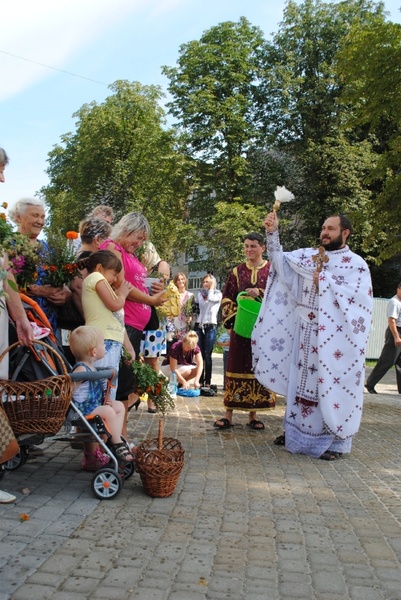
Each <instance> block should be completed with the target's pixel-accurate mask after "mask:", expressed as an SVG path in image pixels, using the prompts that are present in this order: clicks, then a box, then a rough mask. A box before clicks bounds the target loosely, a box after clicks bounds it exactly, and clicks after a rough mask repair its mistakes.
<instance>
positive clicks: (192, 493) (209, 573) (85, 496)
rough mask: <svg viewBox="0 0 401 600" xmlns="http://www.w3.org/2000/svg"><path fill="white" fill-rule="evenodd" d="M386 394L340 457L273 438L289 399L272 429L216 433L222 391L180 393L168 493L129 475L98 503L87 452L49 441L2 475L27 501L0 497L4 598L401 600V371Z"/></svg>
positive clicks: (369, 401) (137, 429)
mask: <svg viewBox="0 0 401 600" xmlns="http://www.w3.org/2000/svg"><path fill="white" fill-rule="evenodd" d="M215 362H216V367H215V368H216V371H217V372H218V373H219V374H220V376H221V360H220V357H217V358H216V361H215ZM216 382H217V383H220V382H221V378H220V379H218V380H217V381H216ZM377 389H378V391H379V394H377V395H375V396H374V395H370V394H366V395H365V407H364V413H363V423H362V427H361V431H360V433H359V435H358V436H357V438H356V439H355V442H354V448H353V452H352V454H351V455H350V456H347V457H346V458H344V459H341V460H338V461H335V462H325V461H321V460H313V459H310V458H308V457H305V456H293V455H290V454H289V453H288V452H286V451H285V449H284V448H282V447H278V446H274V444H273V439H274V438H275V437H276V436H277V435H278V434H279V433H280V432H281V419H282V416H283V413H284V401H283V399H279V402H278V407H277V408H276V410H275V411H273V412H271V413H270V414H268V415H264V416H263V420H264V422H265V425H266V429H265V431H264V432H258V431H252V430H250V429H249V428H248V427H247V426H246V420H247V419H246V416H245V415H243V414H241V413H238V412H236V413H234V422H235V426H234V428H232V429H231V430H227V431H217V430H215V429H214V428H213V422H214V420H215V419H216V418H218V417H219V416H222V415H223V412H224V411H223V406H222V394H221V393H219V394H218V395H217V396H215V397H214V398H206V397H202V398H200V399H192V398H182V399H179V400H178V403H177V408H176V410H175V411H173V412H172V413H170V414H169V416H168V418H167V421H166V431H165V435H166V436H168V437H175V438H179V440H180V441H181V443H182V445H183V446H184V448H185V452H186V454H185V466H184V470H183V472H182V474H181V477H180V480H179V482H178V485H177V488H176V490H175V492H174V494H173V495H172V496H171V497H169V498H150V497H148V496H147V495H146V494H145V493H144V491H143V488H142V485H141V481H140V478H139V476H138V475H137V474H134V476H133V477H132V478H131V479H129V480H128V481H127V482H126V483H125V485H124V488H123V490H122V492H121V493H120V494H119V495H118V496H117V497H116V498H114V499H113V500H110V501H99V500H97V499H96V498H94V497H93V495H92V492H91V488H90V481H91V474H90V473H85V472H83V471H81V470H80V458H81V456H80V452H79V451H78V450H74V449H71V448H70V447H69V446H68V445H66V444H63V443H61V442H51V441H46V442H45V443H44V444H43V445H42V448H43V449H44V451H45V452H44V455H43V456H42V457H38V458H36V459H33V460H30V461H29V462H27V463H26V464H25V465H24V466H23V467H22V468H20V469H17V470H15V471H13V472H11V473H7V474H6V476H5V477H4V479H3V480H2V481H1V483H0V487H1V488H2V489H6V490H8V491H11V492H13V493H15V494H16V495H17V496H18V501H17V503H16V504H14V505H0V600H6V599H7V600H9V599H12V600H47V599H51V600H86V599H107V600H113V599H114V598H116V599H117V598H118V600H125V599H133V600H223V599H224V600H294V599H300V600H347V599H350V600H401V445H400V439H401V438H400V430H401V397H400V396H399V395H398V394H397V393H396V388H395V377H394V373H390V374H389V375H388V376H387V377H386V379H385V380H383V382H382V384H379V385H378V386H377ZM157 425H158V416H157V415H150V414H148V413H147V412H146V410H145V409H144V407H142V408H140V410H139V411H138V413H131V416H130V431H131V432H132V435H133V437H135V438H136V439H143V438H145V437H154V436H155V435H156V432H157ZM23 489H24V490H25V491H27V490H29V493H27V494H23V493H22V492H21V490H23ZM23 513H25V514H27V515H28V516H29V520H27V521H24V522H21V518H20V516H21V514H23Z"/></svg>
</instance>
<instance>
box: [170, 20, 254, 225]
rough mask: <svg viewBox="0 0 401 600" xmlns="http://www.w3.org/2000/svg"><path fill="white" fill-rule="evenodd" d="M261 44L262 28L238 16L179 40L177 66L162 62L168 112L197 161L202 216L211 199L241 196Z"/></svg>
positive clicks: (198, 195) (197, 197)
mask: <svg viewBox="0 0 401 600" xmlns="http://www.w3.org/2000/svg"><path fill="white" fill-rule="evenodd" d="M263 45H264V38H263V35H262V32H261V30H260V29H259V28H258V27H254V26H252V25H251V24H250V23H249V22H248V21H247V19H245V18H244V17H242V18H240V20H239V22H238V23H233V22H224V23H220V24H219V25H217V26H215V27H212V28H211V29H209V30H208V31H206V32H204V34H203V35H202V37H201V38H200V40H199V41H192V42H189V43H187V44H183V45H182V46H181V47H180V56H179V59H178V66H177V67H167V66H165V67H163V73H164V74H165V75H166V76H167V77H168V78H169V81H170V83H169V87H168V89H169V92H170V94H171V95H172V97H173V100H172V101H171V102H170V103H169V104H168V106H169V109H170V113H171V114H172V115H173V116H174V117H175V118H176V119H177V122H178V125H179V126H180V127H182V128H183V129H184V130H185V133H186V136H187V139H186V141H187V149H188V152H189V154H190V156H191V157H192V158H194V159H196V165H197V167H198V168H197V181H198V192H197V194H196V196H195V201H200V202H202V203H205V202H206V207H205V209H206V210H204V211H203V212H204V214H205V213H206V215H207V216H209V215H210V213H213V210H214V208H213V207H214V203H215V202H216V201H217V202H219V201H221V200H223V201H226V202H235V201H237V199H238V198H243V197H244V192H245V189H246V185H247V181H248V179H247V178H248V162H247V159H246V152H247V150H248V148H249V146H250V144H251V143H252V142H253V141H254V140H255V139H257V138H258V137H259V135H260V132H259V127H258V123H257V122H256V121H255V112H256V106H257V104H258V102H259V100H258V98H259V96H258V86H259V85H260V73H261V64H262V63H261V61H262V58H263V54H262V49H263ZM208 208H209V209H210V210H209V215H208V213H207V209H208ZM195 216H196V212H195Z"/></svg>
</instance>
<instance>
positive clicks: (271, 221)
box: [264, 211, 278, 233]
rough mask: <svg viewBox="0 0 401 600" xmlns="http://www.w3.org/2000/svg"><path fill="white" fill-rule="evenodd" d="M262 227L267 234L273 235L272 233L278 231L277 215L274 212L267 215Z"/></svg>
mask: <svg viewBox="0 0 401 600" xmlns="http://www.w3.org/2000/svg"><path fill="white" fill-rule="evenodd" d="M264 225H265V229H266V231H267V232H268V233H273V231H276V229H278V218H277V213H276V212H274V211H273V212H271V213H269V214H268V215H267V217H266V219H265V222H264Z"/></svg>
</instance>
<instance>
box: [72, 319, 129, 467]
mask: <svg viewBox="0 0 401 600" xmlns="http://www.w3.org/2000/svg"><path fill="white" fill-rule="evenodd" d="M70 349H71V352H72V353H73V355H74V356H75V358H76V359H77V361H78V362H77V363H76V364H75V366H74V369H73V373H83V372H90V371H96V369H95V367H94V363H95V362H96V361H97V360H99V359H101V358H103V356H104V354H105V346H104V336H103V333H102V332H101V330H100V329H97V328H96V327H91V326H88V325H83V326H81V327H77V329H74V331H72V333H71V335H70ZM73 399H74V402H76V403H77V404H78V406H79V408H80V410H81V412H82V413H83V415H84V416H87V415H89V414H90V415H100V417H102V419H104V421H105V423H106V425H107V429H108V430H109V432H110V434H111V438H110V449H111V451H112V452H113V454H114V456H115V457H116V458H117V459H118V460H120V461H123V462H132V461H133V460H134V455H133V454H132V453H131V451H130V449H129V447H128V445H127V444H126V442H125V441H124V440H123V438H122V437H121V432H122V429H123V423H124V419H125V409H124V406H123V404H122V403H121V402H118V401H117V400H111V399H110V398H104V380H102V379H99V380H96V381H82V382H76V383H75V384H74V392H73Z"/></svg>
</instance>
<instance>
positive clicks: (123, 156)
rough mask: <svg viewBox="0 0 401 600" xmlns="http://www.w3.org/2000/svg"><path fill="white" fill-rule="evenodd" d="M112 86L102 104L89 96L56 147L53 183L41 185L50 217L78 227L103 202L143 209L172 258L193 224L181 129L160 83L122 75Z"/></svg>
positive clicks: (122, 209)
mask: <svg viewBox="0 0 401 600" xmlns="http://www.w3.org/2000/svg"><path fill="white" fill-rule="evenodd" d="M110 89H111V91H112V94H111V95H110V96H108V97H107V98H106V100H105V101H104V102H103V103H102V104H97V103H96V102H92V103H90V104H85V105H84V106H82V108H81V109H80V110H79V111H77V113H75V115H74V116H75V117H76V118H77V122H76V131H75V133H68V134H66V135H64V136H63V137H62V143H61V144H60V145H57V146H56V147H55V148H54V149H53V150H52V152H50V154H49V168H48V174H49V177H50V185H49V186H47V187H45V188H43V189H42V190H41V192H42V194H43V196H44V198H45V200H46V202H47V204H48V205H49V206H50V208H51V224H50V225H51V227H56V228H61V229H65V228H74V227H75V228H76V227H77V223H78V222H79V220H80V219H82V218H83V217H84V216H86V215H87V214H88V213H89V212H90V210H91V209H92V208H93V207H94V206H95V205H97V204H108V205H109V206H111V207H112V208H113V209H114V211H115V213H116V216H117V218H119V217H121V216H122V215H124V214H125V213H127V212H129V211H133V210H136V211H140V212H142V213H143V214H144V215H145V216H146V217H147V218H148V220H149V222H150V224H151V227H152V240H153V241H154V243H155V244H156V246H157V248H158V251H159V253H160V254H161V255H162V256H163V257H165V258H166V259H169V258H171V256H172V248H174V247H180V245H182V240H183V239H184V237H185V236H184V235H183V233H184V232H186V231H187V230H188V229H189V230H190V231H191V230H192V229H191V227H189V226H188V225H185V224H184V223H183V222H182V218H183V216H184V214H185V207H186V201H187V197H188V194H189V185H188V179H187V177H186V171H187V169H186V160H185V158H184V156H183V154H182V153H181V152H180V151H179V150H178V139H177V136H176V134H175V132H173V131H172V130H171V129H166V127H165V115H164V111H163V109H162V108H161V107H160V105H159V101H160V99H161V97H162V94H161V91H160V89H159V88H158V87H156V86H141V85H140V84H139V83H136V82H134V83H129V82H126V81H117V82H115V83H114V84H113V85H111V86H110ZM166 215H174V216H175V217H176V218H175V219H169V218H166Z"/></svg>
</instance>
